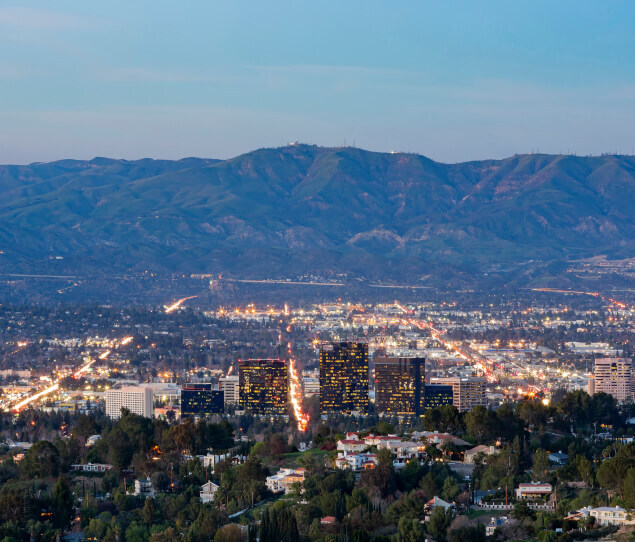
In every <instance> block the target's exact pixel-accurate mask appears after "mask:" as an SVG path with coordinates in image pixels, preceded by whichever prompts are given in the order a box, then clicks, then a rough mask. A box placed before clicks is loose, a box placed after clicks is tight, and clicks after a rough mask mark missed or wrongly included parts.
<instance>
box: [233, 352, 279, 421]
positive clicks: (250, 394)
mask: <svg viewBox="0 0 635 542" xmlns="http://www.w3.org/2000/svg"><path fill="white" fill-rule="evenodd" d="M238 377H239V386H240V407H241V409H243V410H246V411H247V412H251V413H252V414H258V415H284V414H287V405H288V394H289V391H288V387H289V376H288V372H287V363H286V361H284V360H280V359H247V360H239V361H238Z"/></svg>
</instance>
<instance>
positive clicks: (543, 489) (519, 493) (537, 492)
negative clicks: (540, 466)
mask: <svg viewBox="0 0 635 542" xmlns="http://www.w3.org/2000/svg"><path fill="white" fill-rule="evenodd" d="M552 491H553V488H552V487H551V484H546V483H543V482H529V483H526V484H519V486H518V488H516V498H517V499H541V498H542V499H546V498H547V497H549V496H550V495H551V493H552Z"/></svg>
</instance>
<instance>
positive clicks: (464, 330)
mask: <svg viewBox="0 0 635 542" xmlns="http://www.w3.org/2000/svg"><path fill="white" fill-rule="evenodd" d="M419 295H421V294H419ZM451 297H455V298H457V299H458V298H460V295H457V294H455V296H451ZM196 303H197V299H196V297H195V296H189V297H186V298H181V299H176V300H172V301H168V302H167V303H166V304H165V305H164V306H160V307H154V308H152V307H149V308H147V309H140V308H134V309H132V308H131V309H126V308H118V309H117V308H114V307H111V306H85V307H77V306H76V307H70V306H69V307H68V310H60V309H59V308H54V309H44V308H37V307H31V308H27V307H12V306H2V307H0V321H1V322H2V326H3V327H2V328H3V329H4V330H5V331H4V332H3V335H2V339H3V350H2V354H3V358H2V359H3V367H2V371H1V372H0V375H1V377H2V382H1V386H2V391H3V393H2V396H1V406H2V409H3V411H4V413H5V414H4V416H5V420H6V422H5V426H4V427H5V428H4V430H3V438H4V447H5V448H4V449H5V454H6V455H5V457H6V458H7V461H8V463H7V462H6V461H5V462H4V463H3V469H4V472H5V477H11V476H15V474H12V473H17V474H18V476H22V474H20V473H22V472H23V471H24V469H25V468H27V465H28V466H29V467H28V468H30V469H36V470H37V469H40V468H42V467H39V466H38V465H45V464H47V465H48V464H49V463H50V464H51V465H53V467H51V468H54V469H55V472H56V473H58V474H60V475H63V476H64V477H63V478H60V480H63V482H59V483H60V484H66V485H65V491H68V492H69V494H72V495H74V497H73V498H72V499H70V498H69V501H71V500H72V501H75V502H74V503H73V506H72V507H71V503H70V502H69V503H68V506H69V510H68V516H67V518H68V519H67V521H68V523H67V524H66V525H67V527H68V528H69V529H70V531H71V534H72V533H81V534H82V536H84V537H86V538H87V539H90V538H93V539H102V538H103V539H104V540H107V539H109V538H108V536H109V533H114V532H116V527H115V526H116V525H119V523H118V521H119V520H120V519H121V518H120V515H117V514H114V515H113V513H112V511H109V512H108V514H109V516H108V517H109V518H111V519H108V520H107V521H106V519H107V517H106V515H104V512H99V510H100V509H101V508H103V507H104V506H106V503H109V502H112V503H114V505H115V506H117V507H118V508H119V510H120V512H119V514H121V513H122V510H123V509H128V508H127V507H129V509H130V511H131V512H130V513H131V516H130V523H129V524H128V526H127V527H126V529H125V532H126V533H127V534H126V536H127V537H130V538H133V536H137V535H133V533H134V532H135V531H137V530H138V531H139V533H141V534H139V535H138V536H148V537H150V538H152V537H154V538H153V540H154V539H169V537H174V539H177V538H178V537H180V536H184V534H183V533H189V534H187V535H186V536H191V537H192V539H196V540H207V539H208V538H207V537H211V530H215V531H216V529H218V530H217V531H216V532H225V531H228V532H229V530H230V528H232V529H233V528H234V526H235V527H236V529H239V530H236V536H238V534H240V533H242V534H240V536H241V537H242V536H248V537H249V536H251V537H257V538H261V537H262V532H261V530H260V529H262V528H263V522H264V521H271V522H272V525H273V526H272V527H270V528H271V529H272V530H273V531H274V535H272V536H273V537H274V538H272V539H278V538H277V537H282V536H287V535H283V534H280V532H279V531H278V530H280V529H281V530H284V529H287V528H289V525H291V526H292V528H293V532H294V533H297V535H293V536H299V537H304V536H308V537H316V538H318V537H328V536H336V537H337V536H340V535H338V534H337V533H340V532H341V529H345V530H347V529H348V530H351V531H352V532H353V533H355V532H357V533H358V535H356V536H362V534H361V533H362V532H364V533H368V532H369V525H372V529H371V530H370V532H373V533H377V534H376V535H375V538H377V537H380V536H394V535H391V534H390V533H391V531H393V532H396V533H397V535H396V536H402V534H400V533H402V532H403V531H404V530H405V529H406V528H407V529H409V530H414V531H415V533H416V532H417V530H419V529H420V530H421V536H436V537H437V539H442V538H443V539H445V538H446V537H447V539H448V540H460V539H464V538H462V537H464V536H481V535H482V536H483V537H486V536H497V537H504V538H505V539H514V538H513V537H522V536H530V535H531V534H532V533H534V532H535V531H536V530H537V527H536V522H538V521H544V522H545V527H547V526H548V525H552V526H556V527H554V528H555V529H561V530H562V532H566V531H564V527H567V530H569V531H571V532H578V531H580V532H583V531H584V529H587V530H588V529H590V528H591V527H593V528H594V529H595V530H596V531H597V532H605V531H606V529H609V531H610V530H611V529H612V530H618V531H619V530H623V529H630V525H631V521H632V520H631V519H630V517H631V516H630V512H629V507H632V506H633V502H632V498H633V497H635V492H634V491H633V488H634V486H633V479H632V476H633V475H632V471H631V470H629V468H630V469H632V467H628V465H629V463H628V461H631V460H632V459H628V457H629V456H628V455H625V454H628V453H629V452H628V450H632V447H633V439H634V438H635V371H634V370H633V363H632V352H633V342H632V336H633V335H632V333H633V321H634V320H633V319H634V316H635V307H634V306H633V305H632V304H631V303H629V302H626V301H621V300H616V299H614V298H609V297H607V296H602V295H584V293H583V292H578V291H539V292H535V294H533V295H532V294H529V295H526V296H524V298H523V299H522V300H521V299H517V300H514V301H512V300H508V301H507V302H505V303H501V302H500V300H498V302H497V303H496V304H494V303H487V302H486V299H485V300H483V299H482V300H481V301H475V300H472V301H469V302H468V301H466V302H465V306H461V305H460V302H459V301H442V302H438V301H428V302H418V303H412V302H399V301H393V302H386V303H360V302H352V301H344V300H342V299H338V300H334V301H331V302H323V303H318V304H310V305H305V306H294V305H292V304H289V303H284V304H282V305H280V306H275V305H258V304H256V303H247V304H245V305H242V306H237V305H235V306H232V307H230V306H219V307H217V308H215V309H210V310H205V309H204V308H200V307H199V306H197V304H196ZM10 420H13V421H12V422H10ZM7 423H8V425H7ZM122 424H123V425H122ZM148 424H150V425H148ZM126 428H127V429H126ZM130 431H132V432H130ZM138 431H142V432H145V434H146V436H145V437H143V441H138V439H139V438H141V436H140V435H139V434H137V432H138ZM157 432H158V433H157ZM166 439H167V440H166ZM519 439H521V440H519ZM51 442H52V443H53V446H52V447H50V446H49V447H48V448H46V449H44V448H41V447H40V444H42V443H51ZM135 443H136V444H135ZM36 444H37V446H36ZM42 454H44V455H42ZM46 454H48V455H46ZM51 454H52V456H53V457H54V459H51V458H50V457H49V456H50V455H51ZM45 457H46V458H47V459H45ZM503 457H505V458H506V459H505V461H506V462H510V461H513V468H512V467H510V468H509V469H505V468H503V466H502V465H499V464H498V462H500V461H501V458H503ZM622 461H625V463H623V466H621V467H618V465H620V464H622V463H621V462H622ZM611 465H612V467H611ZM47 468H48V467H47ZM175 468H176V477H175ZM537 468H540V471H537V470H536V469H537ZM611 468H618V469H619V468H626V471H624V472H623V475H617V477H615V473H614V472H613V471H611V470H610V469H611ZM247 472H249V473H250V474H246V473H247ZM187 473H189V474H187ZM329 473H331V474H329ZM628 473H631V474H628ZM38 476H39V474H38ZM237 476H238V477H245V476H246V477H247V479H245V480H244V481H243V482H240V483H239V482H238V480H239V478H236V477H237ZM333 476H335V478H332V477H333ZM325 477H326V478H325ZM5 479H7V478H5ZM326 480H332V482H329V483H336V484H338V485H336V487H339V489H331V490H328V491H330V492H331V493H328V491H327V487H322V484H324V483H326ZM336 480H337V482H336ZM87 483H89V485H90V488H91V489H90V490H87V489H86V484H87ZM78 484H81V487H82V488H83V489H82V490H81V491H79V490H78V488H79V486H78ZM244 484H247V485H244ZM339 484H341V485H339ZM320 488H321V489H320ZM408 488H410V489H408ZM78 491H79V493H78ZM71 492H72V493H71ZM325 492H326V493H325ZM333 492H334V493H333ZM307 494H309V495H314V497H311V499H310V500H308V499H307ZM187 495H192V497H191V499H193V500H192V502H194V501H195V502H197V503H199V504H197V505H196V506H194V505H193V504H191V505H190V504H188V505H187V507H186V508H185V509H184V510H187V514H188V515H187V517H189V519H187V518H186V517H183V518H181V519H180V520H179V519H178V517H177V519H176V521H174V522H173V523H172V521H163V520H159V519H158V518H160V517H161V516H158V515H157V514H160V512H159V511H158V509H159V507H166V506H172V504H169V503H172V502H173V501H175V500H176V501H178V500H179V499H183V497H184V496H187ZM323 495H330V497H328V498H325V497H323ZM347 495H348V496H347ZM0 498H2V496H1V495H0ZM20 498H21V499H26V498H29V499H34V500H37V499H36V497H35V496H34V495H32V494H30V493H29V492H28V491H27V493H26V494H24V495H23V496H21V497H20ZM122 498H125V502H126V503H128V504H124V501H122V500H121V499H122ZM188 498H190V497H188ZM75 499H77V500H75ZM80 499H81V500H80ZM358 500H361V503H358V502H357V501H358ZM149 502H152V504H148V503H149ZM615 502H618V503H620V504H617V505H615V504H614V503H615ZM338 503H339V504H338ZM364 503H366V504H364ZM200 505H205V506H204V507H201V506H200ZM281 505H282V507H281V508H278V507H279V506H281ZM38 506H39V505H38ZM49 506H54V504H51V505H49ZM58 506H59V505H58ZM360 506H361V508H359V507H360ZM121 507H123V508H121ZM149 507H154V511H153V512H152V522H150V521H148V515H149V514H150V512H148V508H149ZM403 507H406V509H407V510H409V511H408V512H407V513H404V515H402V514H401V513H400V512H399V510H401V508H403ZM411 508H412V509H411ZM569 508H570V509H569ZM43 510H44V509H43ZM50 510H53V509H50ZM109 510H110V508H109ZM135 510H137V511H138V512H139V514H140V516H139V518H138V519H133V518H134V517H136V512H135ZM283 510H287V512H284V513H285V514H288V513H289V511H290V512H291V513H292V514H293V516H292V517H293V518H294V519H290V517H285V516H279V514H283ZM71 512H72V515H73V518H75V519H73V518H71ZM42 513H43V514H45V512H42ZM46 513H49V512H46ZM50 513H53V512H52V511H51V512H50ZM13 514H14V515H13V518H14V519H13V520H14V521H16V522H18V521H24V520H25V519H27V515H26V512H24V511H23V510H22V509H20V510H18V511H15V512H14V513H13ZM268 514H270V515H271V517H269V516H268ZM75 515H76V517H75ZM559 516H564V517H563V519H558V518H559ZM44 517H45V516H42V518H40V519H35V518H34V516H33V514H32V513H31V519H30V521H31V522H36V523H38V525H40V526H39V527H38V528H40V529H42V535H44V533H45V531H44V529H46V528H49V529H52V528H53V526H54V525H55V522H54V521H53V522H50V521H49V522H48V523H47V522H46V521H42V519H43V518H44ZM402 517H405V518H406V520H407V521H408V522H411V523H409V524H408V527H406V526H405V525H406V523H405V521H404V520H403V519H401V518H402ZM144 518H145V519H144ZM265 518H267V519H265ZM281 518H285V519H284V521H283V520H282V519H281ZM558 521H560V523H557V522H558ZM155 522H156V523H158V524H159V525H162V526H164V527H165V529H163V531H159V532H155V533H153V532H152V525H154V523H155ZM210 522H211V524H212V526H210ZM369 522H370V523H369ZM413 522H414V523H413ZM547 522H551V523H547ZM49 525H50V527H47V526H49ZM58 525H59V524H58ZM223 525H226V526H223ZM557 525H561V526H562V527H557ZM582 525H584V526H585V527H582ZM206 529H207V530H206ZM277 529H278V530H277ZM434 529H438V530H436V531H435V530H434ZM480 529H482V530H483V531H482V533H481V530H480ZM197 530H199V534H198V535H195V534H194V533H196V531H197ZM473 530H474V532H473V533H472V531H473ZM243 531H244V532H243ZM609 531H606V532H609ZM433 532H434V533H435V534H434V535H433V534H432V533H433ZM559 532H560V531H559ZM143 533H146V534H143ZM275 533H277V534H275ZM379 533H388V534H379ZM424 533H425V534H424ZM466 533H468V534H466ZM479 533H481V534H479ZM69 536H70V535H69ZM113 536H114V535H113ZM196 536H198V538H196ZM363 536H369V535H367V534H364V535H363ZM380 540H381V538H380Z"/></svg>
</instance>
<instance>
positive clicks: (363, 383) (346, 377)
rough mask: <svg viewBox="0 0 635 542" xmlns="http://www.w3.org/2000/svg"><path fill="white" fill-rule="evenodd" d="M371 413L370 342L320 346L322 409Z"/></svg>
mask: <svg viewBox="0 0 635 542" xmlns="http://www.w3.org/2000/svg"><path fill="white" fill-rule="evenodd" d="M335 412H339V413H342V414H352V413H356V414H368V344H365V343H355V342H340V343H329V344H323V345H322V346H321V348H320V413H321V414H328V413H335Z"/></svg>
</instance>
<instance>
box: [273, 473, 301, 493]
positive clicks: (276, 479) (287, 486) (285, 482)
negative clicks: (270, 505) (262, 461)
mask: <svg viewBox="0 0 635 542" xmlns="http://www.w3.org/2000/svg"><path fill="white" fill-rule="evenodd" d="M304 472H305V471H304V469H280V470H279V471H278V473H277V474H274V475H272V476H267V480H266V482H265V485H266V486H267V489H269V491H271V492H273V493H281V492H283V491H284V492H285V493H289V492H290V491H291V489H293V484H296V483H302V482H304Z"/></svg>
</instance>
